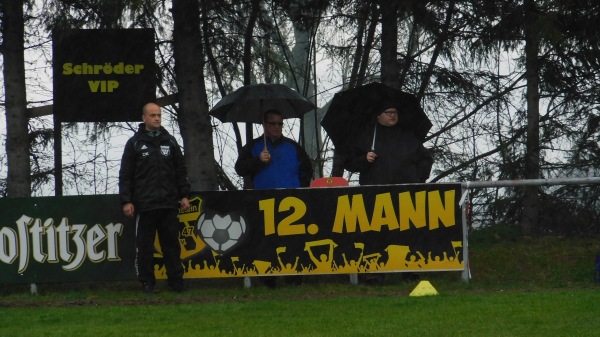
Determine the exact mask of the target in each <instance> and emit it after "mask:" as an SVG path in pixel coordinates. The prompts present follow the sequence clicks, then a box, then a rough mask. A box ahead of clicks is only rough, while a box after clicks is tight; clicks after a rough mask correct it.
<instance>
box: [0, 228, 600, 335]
mask: <svg viewBox="0 0 600 337" xmlns="http://www.w3.org/2000/svg"><path fill="white" fill-rule="evenodd" d="M470 243H471V244H470V252H471V254H470V260H471V275H472V279H471V280H470V281H469V282H468V283H467V282H463V281H462V280H461V278H460V274H459V273H456V272H446V273H427V274H423V275H422V276H423V278H425V279H427V280H429V281H430V282H431V283H432V284H433V286H434V287H435V288H436V289H437V291H438V292H439V293H440V295H439V296H430V297H409V296H408V295H409V293H410V292H411V291H412V290H413V289H414V287H415V286H416V284H417V283H416V282H405V281H404V280H403V279H402V277H401V276H400V275H398V274H388V275H387V276H386V278H385V281H384V283H383V284H382V285H380V286H367V285H362V284H361V285H358V286H353V285H351V284H349V282H348V277H347V276H346V275H336V276H322V277H321V276H320V277H310V278H306V279H305V283H304V284H303V285H302V286H301V287H294V286H288V285H285V284H283V282H281V283H280V284H279V285H280V287H278V288H277V289H275V290H271V289H267V288H265V287H263V286H262V285H260V284H258V285H256V286H254V287H252V288H250V289H244V288H243V287H242V281H241V279H227V280H190V281H189V284H188V285H189V291H188V292H186V293H184V294H173V293H170V292H166V291H163V292H161V293H159V294H156V295H154V296H147V295H143V294H141V293H140V292H139V287H138V284H137V283H136V282H109V283H89V284H82V283H77V284H41V285H39V294H38V295H36V296H32V295H30V294H29V286H28V285H0V310H1V312H2V315H0V336H73V335H76V336H78V337H83V336H173V335H186V334H191V335H194V336H398V335H407V336H408V335H416V334H421V335H427V336H467V335H468V336H593V335H596V334H597V331H599V330H600V320H598V319H597V317H599V315H600V305H598V303H600V292H599V290H600V283H596V282H595V281H594V273H595V271H594V267H595V265H594V264H595V256H596V255H597V254H600V240H599V239H598V238H580V239H566V238H561V237H544V238H536V239H531V238H521V237H519V236H515V235H511V234H510V233H503V232H489V233H477V235H475V234H474V235H473V237H472V238H471V242H470ZM163 287H164V284H159V288H163Z"/></svg>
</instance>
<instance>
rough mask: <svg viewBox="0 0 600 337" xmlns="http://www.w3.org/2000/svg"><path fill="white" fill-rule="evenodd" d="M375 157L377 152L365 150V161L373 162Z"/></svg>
mask: <svg viewBox="0 0 600 337" xmlns="http://www.w3.org/2000/svg"><path fill="white" fill-rule="evenodd" d="M376 158H377V154H376V153H375V152H373V151H369V152H367V161H368V162H369V163H372V162H374V161H375V159H376Z"/></svg>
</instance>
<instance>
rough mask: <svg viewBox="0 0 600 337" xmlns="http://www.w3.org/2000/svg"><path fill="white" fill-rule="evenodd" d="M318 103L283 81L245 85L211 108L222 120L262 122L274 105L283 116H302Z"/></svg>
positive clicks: (211, 113)
mask: <svg viewBox="0 0 600 337" xmlns="http://www.w3.org/2000/svg"><path fill="white" fill-rule="evenodd" d="M316 108H317V107H316V106H315V105H314V104H313V103H312V102H310V101H309V100H307V99H306V98H304V97H303V96H302V95H300V94H299V93H298V92H296V91H294V90H292V89H291V88H290V87H288V86H286V85H283V84H265V83H261V84H250V85H245V86H243V87H241V88H239V89H237V90H235V91H234V92H232V93H230V94H228V95H226V96H225V97H223V98H222V99H221V100H220V101H219V102H218V103H217V104H216V105H215V106H214V107H213V108H212V109H211V110H210V112H209V114H210V115H212V116H214V117H215V118H217V119H219V120H220V121H221V122H223V123H226V122H232V123H235V122H244V123H258V124H262V122H263V113H264V112H265V111H267V110H271V109H275V110H277V111H279V112H281V114H282V116H283V118H300V117H302V115H304V114H305V113H307V112H309V111H311V110H314V109H316Z"/></svg>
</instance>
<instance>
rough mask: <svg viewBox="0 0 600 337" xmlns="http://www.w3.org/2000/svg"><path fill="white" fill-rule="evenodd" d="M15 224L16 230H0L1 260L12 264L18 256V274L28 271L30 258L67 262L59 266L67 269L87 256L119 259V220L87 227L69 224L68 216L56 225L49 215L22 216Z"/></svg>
mask: <svg viewBox="0 0 600 337" xmlns="http://www.w3.org/2000/svg"><path fill="white" fill-rule="evenodd" d="M16 225H17V230H16V231H15V230H14V229H13V228H10V227H2V229H0V262H2V263H6V264H13V263H14V262H15V261H16V260H17V258H18V260H19V271H18V272H19V273H23V272H25V271H26V270H27V267H28V266H29V263H30V262H31V259H33V261H36V262H38V263H42V264H43V263H53V264H55V263H60V262H61V261H62V262H66V263H67V264H66V265H64V266H62V268H63V269H64V270H66V271H73V270H76V269H77V268H79V267H80V266H81V265H82V264H83V263H84V262H85V261H86V258H87V259H88V260H89V261H90V262H93V263H99V262H102V261H104V260H108V261H120V260H121V258H120V257H119V251H118V245H117V239H118V237H119V236H121V235H122V234H123V224H121V223H116V224H113V223H110V224H108V225H106V226H102V225H100V224H95V225H94V226H92V227H91V228H89V229H88V226H87V225H86V224H73V225H69V219H68V218H62V220H61V222H60V224H59V225H58V226H55V223H54V219H52V218H49V219H46V220H45V221H44V222H43V223H42V219H34V218H32V217H29V216H27V215H22V216H21V217H20V218H19V219H18V220H17V221H16ZM71 248H72V249H73V250H71Z"/></svg>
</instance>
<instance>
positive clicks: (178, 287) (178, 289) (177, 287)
mask: <svg viewBox="0 0 600 337" xmlns="http://www.w3.org/2000/svg"><path fill="white" fill-rule="evenodd" d="M169 290H170V291H172V292H174V293H178V294H180V293H183V292H185V291H187V289H186V288H185V286H184V285H183V283H179V282H176V283H174V284H169Z"/></svg>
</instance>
